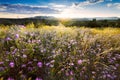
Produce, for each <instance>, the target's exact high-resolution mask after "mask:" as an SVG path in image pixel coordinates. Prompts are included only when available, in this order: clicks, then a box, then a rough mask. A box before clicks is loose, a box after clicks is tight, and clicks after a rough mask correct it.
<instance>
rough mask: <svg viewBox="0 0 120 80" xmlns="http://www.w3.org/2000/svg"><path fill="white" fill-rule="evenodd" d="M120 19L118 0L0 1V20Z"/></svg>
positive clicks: (119, 2) (119, 1)
mask: <svg viewBox="0 0 120 80" xmlns="http://www.w3.org/2000/svg"><path fill="white" fill-rule="evenodd" d="M34 16H54V17H59V18H91V17H120V0H0V18H24V17H34Z"/></svg>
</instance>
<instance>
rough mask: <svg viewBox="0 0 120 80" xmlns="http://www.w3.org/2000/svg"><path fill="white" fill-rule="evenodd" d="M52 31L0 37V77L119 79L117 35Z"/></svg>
mask: <svg viewBox="0 0 120 80" xmlns="http://www.w3.org/2000/svg"><path fill="white" fill-rule="evenodd" d="M23 28H24V29H23ZM51 28H52V27H51ZM51 28H50V29H45V28H40V29H37V30H36V29H33V28H32V29H30V28H26V27H22V28H21V27H13V28H11V29H8V31H7V32H6V33H5V34H4V37H0V78H1V79H4V80H26V79H28V80H119V79H120V35H119V34H115V35H114V36H113V35H112V36H108V35H101V34H94V32H92V31H91V30H89V29H80V28H65V27H64V28H58V29H57V28H56V27H53V28H52V29H51ZM63 29H64V30H63Z"/></svg>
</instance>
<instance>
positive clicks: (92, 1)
mask: <svg viewBox="0 0 120 80" xmlns="http://www.w3.org/2000/svg"><path fill="white" fill-rule="evenodd" d="M101 2H104V0H86V1H84V2H80V3H73V4H72V7H77V8H78V7H79V8H80V7H81V8H82V7H85V6H89V5H95V4H97V3H101Z"/></svg>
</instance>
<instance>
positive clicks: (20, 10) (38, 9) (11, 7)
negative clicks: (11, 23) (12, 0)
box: [0, 4, 59, 14]
mask: <svg viewBox="0 0 120 80" xmlns="http://www.w3.org/2000/svg"><path fill="white" fill-rule="evenodd" d="M0 12H8V13H17V14H38V13H43V14H44V13H51V14H53V13H59V11H57V10H55V9H53V8H49V7H48V6H31V5H23V4H0Z"/></svg>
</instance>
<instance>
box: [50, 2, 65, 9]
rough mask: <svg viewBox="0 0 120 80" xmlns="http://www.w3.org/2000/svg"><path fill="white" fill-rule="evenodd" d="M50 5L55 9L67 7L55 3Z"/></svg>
mask: <svg viewBox="0 0 120 80" xmlns="http://www.w3.org/2000/svg"><path fill="white" fill-rule="evenodd" d="M49 5H50V6H51V7H54V8H64V7H66V5H62V4H55V3H50V4H49Z"/></svg>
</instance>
